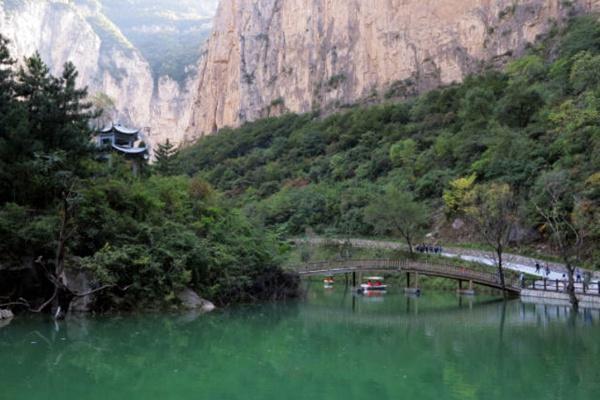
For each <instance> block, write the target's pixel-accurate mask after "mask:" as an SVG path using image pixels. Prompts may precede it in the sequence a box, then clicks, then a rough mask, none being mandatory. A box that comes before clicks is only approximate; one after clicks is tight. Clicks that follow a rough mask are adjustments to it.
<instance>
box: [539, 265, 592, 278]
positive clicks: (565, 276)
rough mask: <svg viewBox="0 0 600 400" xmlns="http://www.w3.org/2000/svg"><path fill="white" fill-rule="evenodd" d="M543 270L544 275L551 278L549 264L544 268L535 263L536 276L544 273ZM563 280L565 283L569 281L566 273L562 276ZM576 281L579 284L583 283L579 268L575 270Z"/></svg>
mask: <svg viewBox="0 0 600 400" xmlns="http://www.w3.org/2000/svg"><path fill="white" fill-rule="evenodd" d="M542 268H543V270H544V274H545V275H546V276H549V275H550V267H549V266H548V263H546V266H545V267H542V265H541V264H540V263H539V262H536V263H535V273H536V274H540V273H541V272H542ZM562 279H563V281H566V280H567V274H566V273H564V272H563V274H562ZM575 281H576V282H577V283H581V282H582V276H581V270H580V269H579V268H577V269H576V270H575Z"/></svg>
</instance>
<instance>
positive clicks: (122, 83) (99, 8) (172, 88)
mask: <svg viewBox="0 0 600 400" xmlns="http://www.w3.org/2000/svg"><path fill="white" fill-rule="evenodd" d="M105 3H106V4H105ZM146 3H147V2H146ZM115 4H116V3H115V2H111V1H109V0H104V1H102V2H101V1H99V0H0V33H1V34H2V35H4V36H5V37H7V38H8V39H9V40H10V41H11V45H10V46H11V53H12V54H13V56H14V57H16V58H18V59H22V58H23V57H26V56H29V55H31V54H32V53H33V52H35V51H38V52H39V53H40V54H41V56H42V58H43V59H44V61H45V62H46V63H47V64H48V65H49V66H50V67H51V71H52V73H54V74H57V73H59V72H60V71H61V70H62V66H63V64H64V63H65V62H67V61H71V62H73V63H74V64H75V65H76V67H77V69H78V71H79V74H80V76H79V82H80V84H81V85H82V86H88V87H89V90H90V96H91V98H92V99H93V100H94V101H96V102H98V103H100V104H102V105H103V106H104V108H105V109H107V110H108V113H107V115H106V116H105V117H104V118H105V119H106V120H118V121H121V122H122V123H126V124H131V125H134V126H136V127H140V128H143V129H144V131H145V138H144V139H145V140H146V142H148V143H149V144H151V145H153V144H156V143H159V142H163V141H165V140H166V138H172V139H174V140H176V141H177V138H178V137H181V136H182V134H183V132H184V131H185V129H186V127H187V125H188V122H189V120H190V115H191V104H192V103H193V97H194V96H195V88H196V87H197V83H196V81H195V79H196V74H195V73H192V74H190V76H189V77H188V79H183V78H180V79H177V80H176V79H175V78H177V77H174V76H175V74H174V73H173V74H161V71H162V70H160V69H159V68H157V67H160V60H158V59H154V60H153V61H154V65H151V64H150V63H149V61H148V60H147V58H146V57H145V56H144V54H143V53H142V51H140V50H139V49H138V47H136V45H134V44H133V43H132V41H131V40H130V39H129V37H127V36H125V35H124V34H123V31H122V30H121V29H120V27H119V26H117V25H116V24H115V23H113V21H112V20H111V19H109V17H108V16H107V14H106V13H105V11H106V10H108V11H111V10H112V11H113V12H114V7H116V5H115ZM121 6H122V7H121V10H122V15H124V16H127V15H131V14H133V13H134V10H133V8H132V7H135V6H136V5H135V4H129V6H130V7H129V8H127V7H126V6H127V2H122V4H121ZM111 7H112V8H111ZM161 10H163V9H158V10H155V12H156V13H159V14H160V11H161ZM128 12H129V14H127V13H128ZM148 12H149V11H148ZM196 17H197V16H195V15H192V16H190V17H188V18H189V19H193V18H196ZM123 18H125V17H123ZM123 18H122V19H120V20H119V22H120V24H121V25H123V26H127V24H126V20H125V19H123ZM177 18H178V15H171V14H169V15H167V17H165V18H163V19H160V18H158V19H156V18H155V20H154V23H155V24H160V23H162V24H163V25H164V24H165V22H164V21H172V20H177ZM203 18H204V19H205V18H206V16H204V17H203ZM146 22H147V21H146ZM131 26H132V27H136V26H137V27H138V28H139V27H140V25H136V24H131ZM134 38H135V37H134ZM195 38H196V40H198V42H197V43H196V46H197V47H198V48H200V46H201V42H200V40H201V39H200V38H199V37H198V36H196V37H195ZM154 40H155V41H157V39H156V38H154ZM189 42H190V43H192V41H191V40H190V41H189ZM190 46H193V44H190ZM165 59H166V60H168V61H171V62H175V63H177V64H178V65H177V67H174V69H177V68H179V69H185V67H186V66H185V65H183V66H181V64H182V62H181V60H180V59H177V58H173V57H168V55H166V56H165V57H164V60H165ZM189 62H190V63H191V65H192V66H194V65H195V64H197V57H196V58H192V59H191V61H189ZM153 66H154V67H155V68H153ZM157 70H158V72H157ZM192 89H193V90H192Z"/></svg>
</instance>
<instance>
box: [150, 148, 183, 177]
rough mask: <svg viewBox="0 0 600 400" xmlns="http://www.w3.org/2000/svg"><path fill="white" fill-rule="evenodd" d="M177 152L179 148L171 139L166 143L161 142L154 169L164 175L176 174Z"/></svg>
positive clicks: (157, 150)
mask: <svg viewBox="0 0 600 400" xmlns="http://www.w3.org/2000/svg"><path fill="white" fill-rule="evenodd" d="M177 152H178V150H177V148H176V147H175V145H174V144H173V143H171V142H170V141H169V139H167V141H166V142H165V143H159V144H158V146H157V148H156V151H155V158H156V163H155V164H154V170H155V171H156V172H157V173H158V174H160V175H163V176H170V175H175V173H176V172H175V171H176V165H175V157H176V156H177Z"/></svg>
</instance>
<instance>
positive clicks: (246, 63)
mask: <svg viewBox="0 0 600 400" xmlns="http://www.w3.org/2000/svg"><path fill="white" fill-rule="evenodd" d="M599 4H600V1H598V0H594V1H589V0H585V1H583V0H579V1H570V2H567V1H562V0H521V1H517V0H222V1H221V4H220V6H219V9H218V12H217V16H216V19H215V21H214V24H213V26H214V30H213V33H212V36H211V37H210V39H209V40H208V42H207V44H206V48H205V55H204V57H203V58H202V61H201V65H200V69H199V77H198V89H197V94H198V95H197V99H196V103H195V105H194V111H193V116H192V122H191V125H190V128H189V135H188V139H189V138H194V137H197V136H200V135H203V134H208V133H211V132H214V131H216V130H217V129H219V128H221V127H224V126H236V125H239V124H241V123H243V122H244V121H249V120H254V119H258V118H261V117H265V116H270V115H277V114H280V113H282V112H285V111H293V112H306V111H310V110H312V109H321V110H327V109H335V108H339V107H341V106H343V105H346V104H351V103H356V102H369V101H380V100H383V99H384V98H401V97H405V96H409V95H411V94H415V93H418V92H421V91H424V90H428V89H431V88H434V87H437V86H440V85H445V84H450V83H452V82H455V81H461V80H462V79H463V78H464V77H465V76H466V75H468V74H469V73H473V72H476V71H478V70H480V69H481V68H482V67H483V66H484V65H489V64H490V63H492V64H495V65H502V64H503V63H504V62H506V61H507V60H508V59H510V58H511V57H514V56H517V55H519V54H521V53H522V52H523V51H524V50H525V48H526V46H527V45H528V44H529V43H532V42H535V41H536V39H538V38H539V37H540V35H543V34H545V33H547V32H548V31H549V30H550V29H551V28H552V27H553V26H554V25H555V24H557V23H561V22H564V21H565V20H566V18H567V17H568V16H570V15H575V14H579V13H583V12H589V11H595V10H597V9H598V8H600V7H599Z"/></svg>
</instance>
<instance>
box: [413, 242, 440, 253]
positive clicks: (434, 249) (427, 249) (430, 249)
mask: <svg viewBox="0 0 600 400" xmlns="http://www.w3.org/2000/svg"><path fill="white" fill-rule="evenodd" d="M415 249H416V250H417V252H419V253H425V254H442V251H443V249H442V246H438V245H436V246H432V245H428V244H425V243H421V244H420V245H418V246H417V247H416V248H415Z"/></svg>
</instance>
